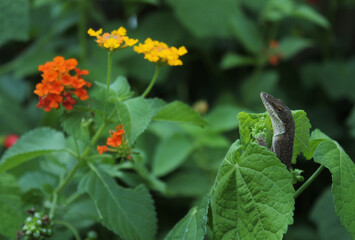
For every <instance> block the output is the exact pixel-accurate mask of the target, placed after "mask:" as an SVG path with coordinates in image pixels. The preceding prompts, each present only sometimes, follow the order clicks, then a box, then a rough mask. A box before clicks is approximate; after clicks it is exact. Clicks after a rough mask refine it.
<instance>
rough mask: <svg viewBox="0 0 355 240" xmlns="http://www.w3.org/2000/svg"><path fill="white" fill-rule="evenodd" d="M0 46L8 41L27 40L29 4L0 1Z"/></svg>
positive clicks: (18, 1)
mask: <svg viewBox="0 0 355 240" xmlns="http://www.w3.org/2000/svg"><path fill="white" fill-rule="evenodd" d="M0 9H1V11H0V23H1V24H0V32H1V35H0V46H1V45H3V44H4V43H6V42H7V41H10V40H27V39H28V31H29V25H30V24H29V22H30V2H29V1H27V0H1V1H0Z"/></svg>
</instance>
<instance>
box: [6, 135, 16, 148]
mask: <svg viewBox="0 0 355 240" xmlns="http://www.w3.org/2000/svg"><path fill="white" fill-rule="evenodd" d="M17 139H19V136H17V135H16V134H9V135H7V136H6V138H5V140H4V145H5V149H8V148H10V147H11V146H12V145H14V143H15V142H16V141H17Z"/></svg>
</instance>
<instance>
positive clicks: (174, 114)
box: [153, 101, 207, 127]
mask: <svg viewBox="0 0 355 240" xmlns="http://www.w3.org/2000/svg"><path fill="white" fill-rule="evenodd" d="M153 120H158V121H168V122H177V123H188V124H194V125H198V126H201V127H203V126H205V125H207V123H206V121H205V120H203V118H202V117H201V116H200V115H199V114H198V113H197V112H196V111H195V110H193V109H192V108H191V107H189V106H188V105H186V104H185V103H183V102H179V101H174V102H172V103H169V104H168V105H166V106H165V107H164V108H162V109H161V110H160V111H159V112H158V113H157V114H156V115H155V117H154V118H153Z"/></svg>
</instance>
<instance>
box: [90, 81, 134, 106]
mask: <svg viewBox="0 0 355 240" xmlns="http://www.w3.org/2000/svg"><path fill="white" fill-rule="evenodd" d="M95 84H96V85H97V86H98V87H100V89H101V90H102V91H105V92H106V90H107V89H106V88H107V86H106V84H104V83H101V82H98V81H95ZM132 95H133V93H132V92H131V86H130V85H129V83H128V81H127V79H126V78H125V77H123V76H118V77H117V78H116V80H115V81H114V82H113V83H111V85H110V97H109V100H110V101H111V102H118V101H123V100H125V99H127V98H129V97H131V96H132Z"/></svg>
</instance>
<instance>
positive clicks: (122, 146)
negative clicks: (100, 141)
mask: <svg viewBox="0 0 355 240" xmlns="http://www.w3.org/2000/svg"><path fill="white" fill-rule="evenodd" d="M110 135H111V136H110V137H108V138H107V140H106V144H107V145H103V146H99V145H97V151H98V152H99V154H103V153H104V152H107V151H110V152H116V153H117V154H118V157H125V158H128V159H131V149H130V148H129V146H128V141H127V139H125V131H124V129H123V125H122V124H120V125H118V126H117V127H116V131H112V130H111V131H110Z"/></svg>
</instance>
